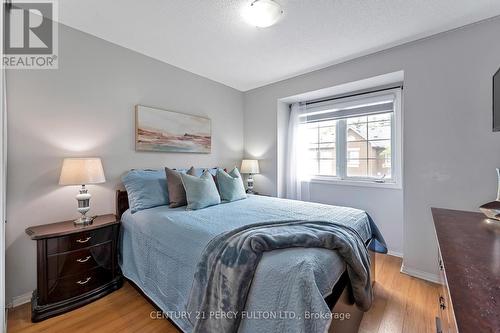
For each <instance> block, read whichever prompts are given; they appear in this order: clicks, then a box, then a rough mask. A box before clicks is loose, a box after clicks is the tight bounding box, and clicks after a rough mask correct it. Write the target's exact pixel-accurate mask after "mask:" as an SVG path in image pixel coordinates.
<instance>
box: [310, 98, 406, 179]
mask: <svg viewBox="0 0 500 333" xmlns="http://www.w3.org/2000/svg"><path fill="white" fill-rule="evenodd" d="M388 93H393V94H394V111H393V114H392V126H391V127H392V128H391V130H392V132H391V134H392V136H391V158H392V161H391V162H392V165H391V171H392V176H391V179H383V180H382V179H374V178H372V177H368V178H366V177H353V176H351V177H349V176H347V170H346V166H347V161H346V157H347V133H346V129H347V125H346V119H339V120H338V121H337V138H336V142H337V143H336V144H337V146H336V147H337V175H336V176H318V175H312V176H311V177H310V179H309V180H308V181H309V182H312V183H325V184H335V185H348V186H365V187H379V188H380V187H381V188H393V189H401V188H402V186H403V184H402V161H403V150H402V147H403V146H402V137H403V136H402V132H403V115H402V88H394V89H390V90H384V91H382V92H374V93H367V94H363V95H360V96H356V97H352V98H351V97H346V98H345V99H342V100H339V104H340V105H346V103H347V105H348V104H351V103H356V101H359V100H363V99H368V98H371V97H374V98H376V97H377V96H381V95H387V94H388Z"/></svg>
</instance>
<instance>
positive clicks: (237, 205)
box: [120, 196, 372, 333]
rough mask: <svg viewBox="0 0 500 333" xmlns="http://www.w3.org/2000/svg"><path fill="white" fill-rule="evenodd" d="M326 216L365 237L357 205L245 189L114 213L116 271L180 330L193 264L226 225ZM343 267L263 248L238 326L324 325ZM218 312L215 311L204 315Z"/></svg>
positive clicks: (324, 258)
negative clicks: (229, 195)
mask: <svg viewBox="0 0 500 333" xmlns="http://www.w3.org/2000/svg"><path fill="white" fill-rule="evenodd" d="M292 219H296V220H297V219H300V220H306V221H317V220H322V221H331V222H335V223H340V224H344V225H348V226H350V227H351V228H354V229H355V230H356V231H357V232H358V233H359V234H360V235H361V237H362V238H363V240H364V241H367V240H368V239H369V238H370V237H371V234H372V230H371V228H370V221H369V218H368V216H367V214H366V213H365V212H363V211H361V210H357V209H353V208H346V207H335V206H329V205H322V204H316V203H309V202H301V201H293V200H285V199H277V198H270V197H262V196H250V197H249V198H248V199H246V200H241V201H236V202H232V203H225V204H221V205H218V206H213V207H209V208H206V209H202V210H197V211H186V210H185V208H183V207H180V208H176V209H171V208H168V207H166V206H161V207H156V208H151V209H147V210H144V211H140V212H137V213H135V214H131V213H130V212H129V211H127V212H125V213H124V215H123V216H122V233H121V258H120V266H121V268H122V271H123V274H124V275H125V276H126V277H127V278H129V279H131V280H132V281H134V282H135V283H136V284H137V285H138V286H139V287H140V288H141V289H142V290H143V292H144V293H145V294H146V295H148V296H149V297H150V298H151V299H152V300H153V301H154V302H155V303H156V304H157V305H158V306H160V308H161V309H162V310H163V311H164V312H165V313H166V314H167V315H168V316H169V317H170V318H171V319H172V320H173V321H174V322H175V323H176V324H177V325H178V326H179V327H180V328H181V329H182V330H183V331H184V332H186V333H190V332H191V331H192V329H193V327H192V324H191V322H190V320H189V319H190V318H189V317H190V316H196V315H198V314H197V313H191V312H187V311H186V304H187V301H188V298H189V293H190V290H191V286H192V284H193V277H194V274H195V271H196V266H197V264H198V262H199V261H200V258H201V255H202V253H203V250H204V249H205V247H206V245H207V244H208V243H209V242H210V240H212V239H213V238H214V237H216V236H217V235H220V234H222V233H224V232H227V231H229V230H232V229H235V228H238V227H243V226H247V225H252V224H257V223H262V222H266V221H284V220H292ZM344 270H345V263H344V262H343V261H342V260H341V259H340V257H339V256H338V254H337V253H336V252H334V251H330V250H326V249H318V248H307V249H306V248H292V249H284V250H276V251H271V252H267V253H265V254H264V255H263V257H262V259H261V261H260V263H259V265H258V267H257V270H256V273H255V276H254V280H253V282H252V286H251V289H250V293H249V295H248V298H247V304H246V315H245V317H244V318H243V320H242V321H241V324H240V327H239V332H258V331H260V332H276V333H277V332H285V331H286V332H297V333H298V332H304V328H305V327H307V328H308V329H307V331H311V330H312V331H313V332H325V331H326V329H327V327H328V325H329V323H330V320H329V319H328V316H321V317H320V318H319V319H318V318H316V319H314V320H313V321H311V320H310V319H307V318H306V316H304V314H305V313H306V312H309V313H318V314H328V313H329V309H328V306H327V305H326V303H325V301H324V298H325V297H326V296H328V294H329V293H330V292H331V290H332V288H333V286H334V285H335V283H336V282H337V280H338V278H339V277H340V275H341V274H342V272H343V271H344ZM212 315H214V316H216V315H222V314H212Z"/></svg>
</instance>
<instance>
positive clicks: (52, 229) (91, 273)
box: [26, 214, 123, 322]
mask: <svg viewBox="0 0 500 333" xmlns="http://www.w3.org/2000/svg"><path fill="white" fill-rule="evenodd" d="M119 227H120V220H119V219H117V218H116V216H115V215H112V214H109V215H102V216H98V217H97V218H96V219H95V220H94V222H93V223H92V224H90V225H86V226H77V225H75V224H74V223H73V221H72V220H71V221H64V222H58V223H52V224H45V225H39V226H34V227H29V228H27V229H26V233H27V234H28V235H29V236H30V237H31V239H33V240H36V241H37V290H35V291H34V292H33V297H32V299H31V320H32V321H33V322H38V321H41V320H44V319H47V318H49V317H52V316H56V315H59V314H61V313H64V312H67V311H70V310H73V309H75V308H77V307H80V306H82V305H85V304H88V303H90V302H92V301H94V300H96V299H98V298H100V297H102V296H104V295H107V294H109V293H110V292H112V291H114V290H117V289H119V288H120V287H121V286H122V284H123V279H122V275H121V271H120V268H119V267H118V261H117V241H118V231H119Z"/></svg>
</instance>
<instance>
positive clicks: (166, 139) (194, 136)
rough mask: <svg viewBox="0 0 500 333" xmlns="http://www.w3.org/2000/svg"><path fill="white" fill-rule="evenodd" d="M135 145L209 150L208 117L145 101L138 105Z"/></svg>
mask: <svg viewBox="0 0 500 333" xmlns="http://www.w3.org/2000/svg"><path fill="white" fill-rule="evenodd" d="M135 149H136V151H151V152H164V153H201V154H209V153H211V149H212V128H211V121H210V119H209V118H205V117H201V116H196V115H190V114H184V113H179V112H175V111H169V110H163V109H158V108H153V107H149V106H144V105H136V107H135Z"/></svg>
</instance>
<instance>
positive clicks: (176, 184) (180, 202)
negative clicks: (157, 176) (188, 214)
mask: <svg viewBox="0 0 500 333" xmlns="http://www.w3.org/2000/svg"><path fill="white" fill-rule="evenodd" d="M184 173H187V174H189V175H194V168H193V167H191V168H189V170H187V171H185V172H184V171H176V170H173V169H170V168H165V174H166V175H167V184H166V185H167V188H168V193H169V196H168V198H169V206H170V208H175V207H180V206H185V205H186V204H187V201H186V191H185V190H184V186H183V185H182V179H181V174H184Z"/></svg>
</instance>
